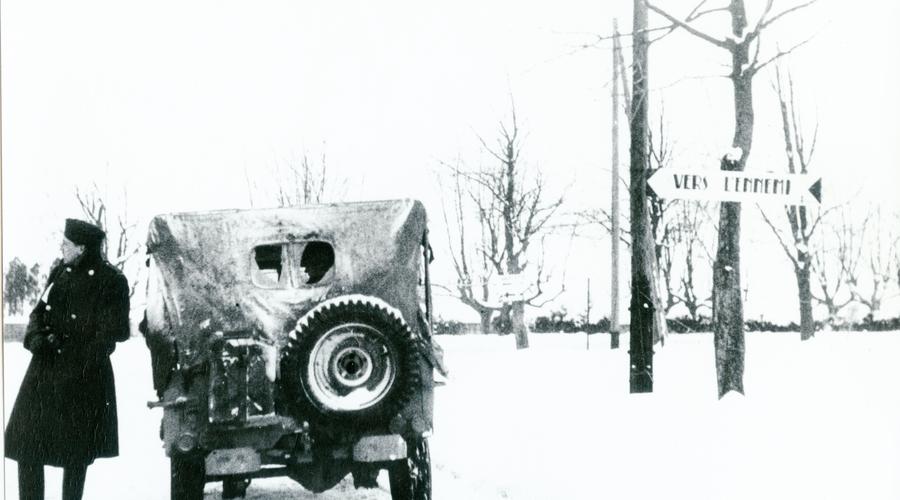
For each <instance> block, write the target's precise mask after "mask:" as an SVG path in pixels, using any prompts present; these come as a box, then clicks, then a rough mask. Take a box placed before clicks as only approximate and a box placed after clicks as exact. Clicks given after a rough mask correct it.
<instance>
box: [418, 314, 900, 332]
mask: <svg viewBox="0 0 900 500" xmlns="http://www.w3.org/2000/svg"><path fill="white" fill-rule="evenodd" d="M666 324H667V326H668V328H669V333H693V332H710V331H712V329H713V327H712V320H711V319H710V318H705V317H703V318H700V319H699V320H693V319H691V318H688V317H683V318H669V319H667V320H666ZM502 326H503V325H499V324H496V322H495V325H494V327H495V331H503V329H502ZM498 327H500V328H498ZM825 327H826V323H823V322H821V321H817V322H816V330H817V331H819V330H822V329H824V328H825ZM831 328H832V329H834V330H851V331H869V332H884V331H894V330H900V317H897V318H890V319H881V320H872V319H866V320H863V321H861V322H857V323H846V324H841V325H832V326H831ZM744 330H745V331H748V332H799V331H800V325H798V324H796V323H788V324H778V323H772V322H770V321H759V320H747V321H745V322H744ZM531 331H532V332H534V333H575V332H588V333H606V332H609V319H607V318H603V319H601V320H600V321H597V322H596V323H587V324H585V323H584V322H582V321H575V320H573V319H569V318H563V317H560V316H559V315H553V316H539V317H538V318H537V319H535V321H534V324H533V325H531ZM479 332H480V328H479V327H478V326H477V325H472V324H468V323H461V322H459V321H443V320H436V321H435V323H434V333H435V334H437V335H463V334H469V333H479Z"/></svg>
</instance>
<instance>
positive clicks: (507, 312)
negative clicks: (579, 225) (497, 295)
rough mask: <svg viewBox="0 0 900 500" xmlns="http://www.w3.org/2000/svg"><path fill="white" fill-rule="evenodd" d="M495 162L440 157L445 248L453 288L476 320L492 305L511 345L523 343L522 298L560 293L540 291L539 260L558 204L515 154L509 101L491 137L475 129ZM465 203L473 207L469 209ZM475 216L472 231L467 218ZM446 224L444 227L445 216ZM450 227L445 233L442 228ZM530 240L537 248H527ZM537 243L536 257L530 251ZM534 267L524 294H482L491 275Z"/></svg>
mask: <svg viewBox="0 0 900 500" xmlns="http://www.w3.org/2000/svg"><path fill="white" fill-rule="evenodd" d="M479 141H480V142H481V145H482V147H483V149H484V150H485V151H486V152H487V153H488V154H489V155H490V156H491V157H492V158H493V160H495V161H496V163H495V164H494V166H490V167H482V168H480V169H477V170H468V169H466V168H464V167H463V166H462V164H461V163H459V162H457V163H456V164H453V165H445V166H447V167H449V169H450V170H451V171H452V173H453V179H454V190H453V196H454V199H453V201H452V204H453V209H452V210H453V214H454V215H453V223H454V224H455V225H456V226H457V227H456V236H455V237H453V236H451V237H450V240H451V247H452V246H455V247H456V248H452V249H451V254H452V255H453V262H454V267H455V270H456V273H457V277H458V282H457V286H456V295H457V296H458V297H459V298H460V300H462V301H463V303H465V304H467V305H469V306H470V307H472V308H473V309H475V310H476V311H477V312H478V313H479V315H480V316H481V319H482V323H483V324H484V323H485V322H486V321H490V317H491V316H492V315H493V314H494V313H495V312H497V311H499V313H500V318H499V319H500V323H501V325H505V326H507V327H508V328H509V329H510V330H511V331H512V332H513V333H515V335H516V346H517V347H518V348H520V349H522V348H527V347H528V335H527V328H526V325H525V320H524V306H525V305H526V304H527V305H531V306H535V307H540V306H542V305H544V304H545V303H546V302H548V301H549V300H552V299H553V298H555V297H556V296H558V295H559V294H560V293H562V291H563V288H562V287H561V288H560V289H559V290H558V292H557V293H556V294H555V295H552V296H550V295H551V294H549V293H546V290H545V287H546V286H547V284H548V283H549V276H548V273H547V270H546V269H545V267H544V259H543V246H544V242H545V237H546V236H547V235H548V234H549V232H550V231H551V229H552V226H551V224H550V222H551V220H552V219H553V217H554V215H555V214H556V213H557V210H558V209H559V207H560V206H561V205H562V201H563V198H562V196H560V197H558V198H553V199H549V200H548V194H547V192H546V191H547V185H546V182H545V181H544V179H543V178H542V177H541V175H540V173H534V174H531V173H529V172H528V170H527V169H526V168H525V167H524V165H523V164H522V163H521V161H520V155H521V152H522V137H521V130H520V129H519V123H518V119H517V116H516V110H515V106H514V105H513V106H512V108H511V117H510V120H509V122H508V123H503V122H501V123H500V127H499V134H498V137H497V138H496V142H495V143H494V144H489V143H488V142H487V141H485V140H484V139H483V138H481V137H479ZM470 210H471V212H472V215H471V216H470V215H469V213H470ZM473 219H474V220H475V221H477V226H474V227H477V231H478V233H477V234H476V235H475V236H474V237H473V235H472V231H471V228H472V227H473V224H472V223H471V220H473ZM445 220H447V221H448V231H450V229H449V226H450V222H449V217H446V208H445ZM448 234H450V233H448ZM535 246H537V247H538V248H536V249H535V248H533V247H535ZM533 250H538V253H539V254H540V257H539V258H534V257H533ZM531 268H534V270H533V271H532V272H531V276H533V278H532V279H533V281H532V286H531V288H530V289H529V292H528V293H527V294H526V296H524V297H520V298H517V299H516V300H513V301H511V302H509V303H505V304H502V305H499V304H489V303H488V302H487V297H488V295H487V292H488V285H487V281H488V279H489V278H490V277H491V276H492V275H516V274H520V273H523V272H525V271H526V270H529V269H531Z"/></svg>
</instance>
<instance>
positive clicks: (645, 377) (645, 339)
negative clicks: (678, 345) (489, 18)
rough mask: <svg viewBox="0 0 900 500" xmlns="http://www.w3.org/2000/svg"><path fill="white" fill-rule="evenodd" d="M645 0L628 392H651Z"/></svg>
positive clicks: (635, 143) (639, 42)
mask: <svg viewBox="0 0 900 500" xmlns="http://www.w3.org/2000/svg"><path fill="white" fill-rule="evenodd" d="M646 27H647V4H646V3H645V2H644V1H643V0H635V2H634V29H633V30H632V31H633V32H634V47H633V57H634V66H633V73H632V75H633V76H632V81H631V83H632V100H631V102H632V116H631V148H630V152H631V165H630V170H629V171H630V179H631V202H630V209H631V210H630V212H631V235H632V245H631V247H632V251H631V325H630V339H631V347H630V349H629V354H630V367H629V368H630V372H629V385H630V391H631V392H632V393H640V392H653V331H654V311H655V309H656V307H657V306H658V305H659V302H658V301H654V286H653V282H652V279H653V274H654V273H653V262H654V259H653V251H654V241H653V235H652V234H650V224H649V220H650V213H649V207H648V204H647V183H646V181H647V179H646V177H647V167H648V165H649V164H650V162H649V158H648V156H649V155H648V140H647V139H648V133H647V108H648V103H647V100H648V93H649V92H648V89H649V86H648V78H647V52H648V45H649V42H648V37H647V30H646Z"/></svg>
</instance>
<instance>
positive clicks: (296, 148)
mask: <svg viewBox="0 0 900 500" xmlns="http://www.w3.org/2000/svg"><path fill="white" fill-rule="evenodd" d="M524 3H525V2H514V1H511V0H509V1H494V2H479V1H457V2H453V3H443V4H436V3H431V4H427V3H423V2H378V3H377V4H373V3H372V2H364V1H356V2H291V1H281V2H278V1H273V2H264V3H261V2H252V3H251V2H236V1H202V0H198V1H192V2H174V1H160V2H153V3H151V4H147V3H137V2H123V1H121V0H115V1H113V0H110V1H101V0H85V1H80V2H35V1H24V0H4V1H3V2H2V5H0V14H2V16H0V23H2V24H0V28H2V34H0V43H2V61H0V64H2V126H3V128H2V146H3V149H2V154H3V157H2V159H3V190H2V196H3V201H2V205H3V252H4V256H3V259H4V261H8V260H10V259H11V258H12V257H13V256H17V255H19V256H23V257H24V259H25V260H26V261H29V262H30V261H34V260H39V261H44V262H49V260H50V259H51V258H52V257H53V256H54V255H55V253H56V251H57V241H58V236H59V230H60V228H61V226H62V220H63V219H64V218H65V217H67V216H73V215H77V214H78V211H77V206H76V205H75V201H74V195H73V192H74V186H76V185H81V186H83V187H85V186H89V185H90V184H91V183H94V182H95V183H97V184H98V186H100V188H101V189H104V190H106V191H107V192H108V198H109V199H110V200H111V201H110V205H111V207H110V208H111V210H112V211H114V212H118V211H120V210H122V209H124V208H125V206H124V205H123V204H122V203H121V200H122V199H123V196H122V192H123V191H126V190H127V194H128V196H127V199H128V204H127V210H128V212H129V216H130V217H131V218H132V219H133V220H138V221H140V222H142V223H143V224H146V222H147V221H148V220H149V218H150V217H152V216H153V215H154V214H156V213H163V212H171V211H181V210H195V209H212V208H226V207H245V206H247V205H248V195H247V182H246V176H247V175H248V174H247V172H249V173H250V174H249V175H250V176H251V177H254V176H256V177H260V176H266V175H269V174H270V172H271V171H272V169H273V168H274V167H276V166H278V165H284V164H285V162H288V161H290V159H296V158H298V157H300V156H302V154H303V153H304V152H307V153H309V154H310V155H311V156H312V157H314V158H318V157H319V156H320V155H321V154H323V153H324V154H325V155H327V162H328V165H329V170H330V172H331V173H333V174H334V175H335V176H340V177H345V178H348V179H350V181H349V182H348V184H347V197H348V198H353V199H380V198H393V197H414V198H419V199H422V200H423V201H424V202H425V203H426V206H427V207H428V209H429V211H430V213H431V218H432V221H433V222H436V223H439V222H440V201H439V200H440V197H439V189H438V186H437V183H436V182H435V171H436V170H437V169H438V164H439V162H440V161H442V160H453V159H454V158H456V157H457V155H462V157H463V158H464V159H466V160H467V161H468V162H469V163H470V164H477V163H478V162H479V161H487V158H486V157H485V155H484V154H483V153H479V146H478V142H477V139H476V134H480V135H482V136H484V137H487V138H490V137H492V134H493V133H494V132H495V131H496V125H497V123H498V122H499V121H500V120H502V119H504V117H505V116H506V115H507V113H508V110H509V97H508V96H509V94H510V92H511V93H512V94H513V95H514V98H515V101H516V107H517V112H518V116H519V118H520V120H521V122H522V126H523V128H524V129H525V131H526V132H527V134H528V135H527V141H526V149H525V151H524V153H523V159H524V160H525V161H526V163H527V164H528V165H529V167H530V168H539V169H541V170H542V171H543V172H544V174H545V177H549V178H550V179H551V182H552V187H554V188H556V189H561V188H562V187H563V186H565V185H569V184H571V185H572V188H570V191H569V196H568V198H567V202H568V207H567V210H570V211H574V210H579V209H584V208H589V207H592V206H602V207H607V206H608V204H609V196H608V194H607V193H608V192H609V181H608V177H609V174H608V168H609V157H610V152H609V135H610V132H609V121H610V104H609V88H608V87H607V83H608V80H609V78H610V58H611V56H610V53H609V50H608V47H607V46H603V47H602V48H599V49H588V50H576V49H577V47H578V46H579V45H580V44H583V43H585V42H590V41H591V40H592V37H591V36H590V34H591V33H601V32H602V33H606V32H609V30H610V27H611V24H612V17H613V16H618V17H619V23H620V26H621V29H622V30H623V31H627V30H628V27H629V26H630V23H631V20H630V19H631V18H630V6H631V2H630V1H629V0H620V1H617V2H597V1H587V0H564V1H558V2H553V5H552V6H551V5H550V4H549V3H546V2H541V3H537V2H535V3H533V4H532V3H527V4H528V5H523V4H524ZM763 3H764V2H762V0H748V4H749V5H750V7H751V8H752V9H755V10H751V15H752V14H753V12H755V11H757V10H758V8H759V6H760V5H762V4H763ZM793 3H794V2H791V1H787V0H785V1H778V2H776V9H781V8H783V7H785V6H789V5H792V4H793ZM666 5H667V6H671V9H672V10H673V11H676V12H682V13H684V12H687V10H689V9H690V7H691V6H692V5H691V2H687V1H682V0H678V1H671V2H666ZM657 22H658V20H657ZM898 22H900V6H898V5H897V4H896V3H895V2H892V1H887V0H860V1H857V2H852V4H849V3H847V2H839V1H837V0H821V1H820V5H818V6H817V7H815V8H814V9H813V10H809V11H806V12H804V13H800V14H797V15H795V16H794V17H791V18H787V19H785V20H784V21H783V24H780V29H779V30H778V32H777V33H775V32H773V33H772V34H771V35H769V37H768V38H767V43H768V44H770V46H769V47H768V48H769V49H772V48H773V47H774V44H775V42H776V41H779V43H782V44H783V45H782V47H786V46H789V45H790V43H791V41H796V40H800V39H804V38H806V37H808V36H810V35H815V38H814V39H813V40H812V41H811V42H810V43H809V44H808V45H807V46H805V47H803V48H802V49H800V50H799V51H798V52H797V53H796V54H795V55H794V56H793V57H792V59H791V62H792V65H793V68H794V76H795V80H796V84H797V86H798V92H799V94H800V100H801V103H802V105H803V106H804V110H805V111H806V112H807V114H806V115H805V116H808V117H809V118H807V122H808V123H810V124H811V123H812V122H813V121H814V118H813V116H817V117H818V121H819V124H820V133H819V145H818V151H817V156H816V163H815V166H816V168H817V169H819V170H818V171H819V172H820V173H821V174H822V175H823V177H824V193H825V196H826V198H827V199H828V200H830V201H838V200H846V199H849V198H851V197H853V196H856V197H857V199H858V200H865V201H869V200H871V201H874V202H875V203H880V204H882V205H884V206H886V207H888V208H889V209H891V210H896V209H897V208H898V202H897V201H896V197H895V191H896V186H898V185H900V183H898V180H900V174H898V173H897V170H898V167H900V146H898V141H897V139H898V138H900V134H898V125H897V120H896V116H897V113H898V111H900V100H898V99H900V98H898V95H897V91H896V89H898V88H900V58H898V57H897V53H896V51H895V50H896V49H895V47H897V46H900V43H898V42H900V34H898V31H897V30H896V29H895V27H896V25H897V23H898ZM711 29H712V30H713V31H715V30H716V29H718V28H711ZM720 33H722V34H724V32H720ZM651 58H652V59H651V65H652V66H651V81H652V86H653V87H654V88H655V89H656V93H655V99H654V105H655V106H654V109H653V110H651V115H654V116H655V115H656V114H657V113H658V110H659V109H660V103H664V108H665V115H666V121H667V122H668V124H669V126H670V134H671V135H672V138H673V140H674V141H675V148H676V151H675V153H676V155H677V157H676V160H675V162H676V163H675V165H676V166H677V165H681V166H685V167H692V168H697V167H701V168H702V167H715V166H716V165H717V157H718V156H719V155H720V154H722V152H723V151H725V150H726V149H727V147H728V146H729V145H730V138H731V133H732V129H731V112H730V109H731V104H730V88H729V83H728V81H727V80H725V79H722V78H718V79H716V78H696V77H702V76H709V75H714V74H719V73H722V67H721V64H722V63H724V62H725V60H724V58H723V57H722V54H719V53H718V52H716V51H715V50H713V49H710V48H708V47H707V46H706V45H705V44H704V43H703V42H701V41H699V40H697V39H694V38H692V37H689V36H687V35H685V34H683V33H678V34H674V35H672V36H671V37H669V38H667V39H666V40H665V41H663V42H660V43H658V44H656V45H654V47H653V49H652V52H651ZM771 77H772V73H771V72H764V73H762V74H761V75H760V76H759V77H758V80H757V83H756V87H755V90H756V109H757V130H756V135H755V143H754V150H753V153H752V156H751V163H750V166H749V167H748V168H749V169H760V170H775V171H781V170H782V169H783V164H784V162H783V153H782V149H783V147H782V145H781V142H780V141H781V129H780V125H779V122H778V121H777V119H778V118H777V114H776V108H775V105H776V104H775V101H774V93H773V92H772V90H771V88H770V86H769V81H770V79H771ZM623 144H624V140H623ZM624 151H625V150H623V159H625V158H626V156H625V154H624ZM257 201H258V200H257ZM112 205H116V206H112ZM754 212H755V209H754V208H748V210H746V211H745V214H747V215H746V216H745V219H744V220H745V228H746V230H745V237H744V241H745V244H746V245H747V246H746V247H745V248H746V251H745V260H744V266H745V271H746V272H747V273H749V276H748V281H749V282H750V283H751V286H752V287H753V288H751V296H750V303H748V310H747V316H748V317H752V318H755V317H758V316H759V315H760V314H763V311H766V314H775V315H777V314H778V313H775V312H773V311H775V310H781V311H785V310H786V311H787V312H786V314H788V318H790V315H791V314H792V311H793V310H794V309H795V307H788V308H787V309H785V307H784V304H785V303H788V304H790V302H786V300H785V297H788V298H790V297H793V293H794V292H793V289H794V285H793V280H792V276H791V275H790V274H788V273H787V272H788V268H787V267H786V266H787V265H786V263H785V262H784V261H783V259H782V258H781V255H780V252H781V250H780V249H779V248H778V247H777V244H776V243H775V240H774V239H773V238H772V237H771V235H770V234H769V232H768V230H767V229H765V228H764V227H763V226H762V225H761V224H760V223H759V222H758V219H759V218H758V216H756V214H755V213H754ZM434 233H435V234H443V228H441V227H437V228H434ZM439 251H440V250H439ZM439 257H440V254H439ZM569 258H570V259H571V262H570V267H571V268H572V269H570V271H569V273H568V276H569V279H570V280H572V282H571V284H570V289H573V287H574V286H577V287H579V289H580V290H583V288H584V280H585V279H586V278H588V277H590V278H592V288H593V293H594V296H595V302H596V307H598V308H601V309H602V308H605V307H607V306H606V305H605V302H606V300H607V299H605V297H606V296H608V293H607V291H606V290H605V288H606V287H605V283H606V282H607V281H608V267H609V266H608V264H607V259H608V242H607V240H593V241H589V240H583V241H579V242H578V243H577V245H576V247H575V248H573V249H572V251H571V252H570V253H569ZM446 261H447V259H444V262H446ZM624 261H626V262H627V257H624ZM441 276H443V277H445V278H446V277H448V276H449V275H448V274H447V273H443V275H442V274H440V273H439V275H438V277H439V278H440V277H441ZM573 276H574V277H577V278H578V279H577V280H575V278H573ZM760 276H763V277H762V278H760ZM772 276H778V277H779V278H778V280H777V281H775V282H770V280H771V277H772ZM781 277H783V280H782V279H781ZM756 290H759V293H754V292H755V291H756ZM776 292H783V293H781V294H780V295H779V293H776ZM785 294H786V295H785ZM583 296H584V293H583V291H581V292H578V294H577V296H576V295H575V294H572V295H570V296H569V297H568V298H567V299H566V301H567V303H568V304H569V309H570V310H572V309H574V308H576V307H581V306H580V305H579V304H583V299H582V297H583ZM623 302H627V299H626V300H623Z"/></svg>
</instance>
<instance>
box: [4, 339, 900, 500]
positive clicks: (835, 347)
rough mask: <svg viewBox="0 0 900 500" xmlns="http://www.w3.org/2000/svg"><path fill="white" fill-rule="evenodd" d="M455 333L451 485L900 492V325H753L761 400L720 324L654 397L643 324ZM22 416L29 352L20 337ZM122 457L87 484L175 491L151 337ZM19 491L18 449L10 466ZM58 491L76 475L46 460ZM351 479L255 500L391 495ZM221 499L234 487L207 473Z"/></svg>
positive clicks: (755, 495) (470, 490)
mask: <svg viewBox="0 0 900 500" xmlns="http://www.w3.org/2000/svg"><path fill="white" fill-rule="evenodd" d="M622 337H623V340H624V342H623V345H622V347H621V348H620V349H618V350H614V351H613V350H610V349H609V346H608V342H609V338H608V337H607V336H605V335H596V336H592V337H591V348H590V350H586V349H585V336H584V335H537V334H535V335H532V336H531V342H532V348H531V349H529V350H526V351H521V352H518V351H516V350H515V348H514V343H513V338H512V337H494V336H491V337H487V336H466V337H441V338H440V342H441V344H442V345H443V346H444V348H445V350H446V358H447V361H448V364H449V366H450V368H451V370H452V374H451V379H450V381H449V383H448V385H446V386H444V387H440V388H438V389H437V394H436V416H435V434H434V436H433V438H432V442H431V444H432V457H433V462H434V497H435V498H436V499H437V500H467V499H471V500H474V499H498V498H499V499H542V500H544V499H597V498H609V499H654V500H656V499H662V498H665V499H691V500H698V499H716V500H718V499H753V500H759V499H791V500H798V499H799V500H802V499H817V500H818V499H868V500H873V499H897V498H900V390H898V388H897V384H898V383H900V363H897V362H896V356H897V353H898V352H900V332H893V333H856V334H850V333H820V334H819V335H818V336H817V337H816V338H815V339H814V340H812V341H810V342H805V343H801V342H800V340H799V335H798V334H775V333H750V334H748V335H747V358H746V374H745V379H744V380H745V388H746V392H747V395H746V396H745V397H741V396H738V395H736V394H731V395H729V396H726V397H725V398H724V399H722V400H718V399H717V397H716V385H715V368H714V363H713V347H712V337H711V335H708V334H695V335H680V336H679V335H672V336H670V337H669V339H668V340H667V344H666V346H665V347H662V348H657V354H656V357H655V365H656V366H655V379H656V380H655V387H654V389H655V390H654V392H653V393H652V394H643V395H630V394H628V377H627V363H628V359H627V356H628V354H627V350H628V346H627V335H623V336H622ZM4 348H5V353H4V360H3V362H4V367H3V369H4V378H5V384H6V391H5V397H6V412H7V413H6V416H7V417H8V415H9V411H10V407H11V404H12V401H13V399H14V397H15V394H16V392H17V390H18V386H19V383H20V381H21V377H22V375H23V374H24V370H25V367H26V365H27V362H28V353H27V352H26V351H25V350H24V349H22V347H21V344H16V343H8V344H5V346H4ZM113 363H114V366H115V371H116V380H117V392H118V398H119V418H120V421H119V425H120V445H121V456H120V457H119V458H118V459H115V460H100V461H98V462H96V463H95V465H94V466H92V467H91V468H90V469H89V473H88V474H89V476H88V484H87V487H86V492H85V498H88V499H120V498H128V499H129V500H141V499H153V500H159V499H164V498H167V492H168V463H167V460H166V459H165V457H164V455H163V453H162V450H161V448H160V445H159V441H158V439H157V436H158V434H157V431H158V426H159V416H160V415H159V411H160V410H148V409H147V407H146V405H145V403H146V401H147V400H150V399H153V392H152V389H151V382H150V372H149V357H148V353H147V351H146V348H145V347H144V345H143V342H142V341H141V340H140V339H132V340H131V341H129V342H127V343H125V344H123V345H121V346H120V347H119V349H118V350H117V351H116V353H115V354H114V355H113ZM5 469H6V470H5V472H6V474H5V479H6V485H5V487H4V488H5V492H6V498H16V469H15V463H14V462H11V461H8V460H7V461H6V463H5ZM47 471H48V474H47V498H48V499H58V498H59V485H60V476H61V475H60V473H59V470H58V469H50V468H48V469H47ZM379 481H380V484H381V486H382V487H381V488H379V489H374V490H353V487H352V485H351V483H350V482H349V481H347V480H345V482H344V483H342V484H341V485H340V486H339V487H338V488H337V489H335V490H332V491H330V492H328V493H325V494H322V495H319V496H316V495H313V494H310V493H307V492H305V491H304V490H303V489H302V488H300V487H299V486H298V485H296V484H294V483H292V482H291V481H289V480H283V479H267V480H257V481H254V483H253V484H252V485H251V486H250V490H249V492H248V493H249V494H248V497H249V498H254V499H260V498H300V499H302V498H321V499H338V498H348V499H356V500H361V499H373V500H374V499H388V498H390V494H389V493H388V492H387V489H386V488H387V481H386V477H385V475H384V474H382V477H380V478H379ZM206 491H207V495H206V497H207V498H218V497H219V495H220V492H221V486H220V485H218V484H209V485H207V490H206Z"/></svg>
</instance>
